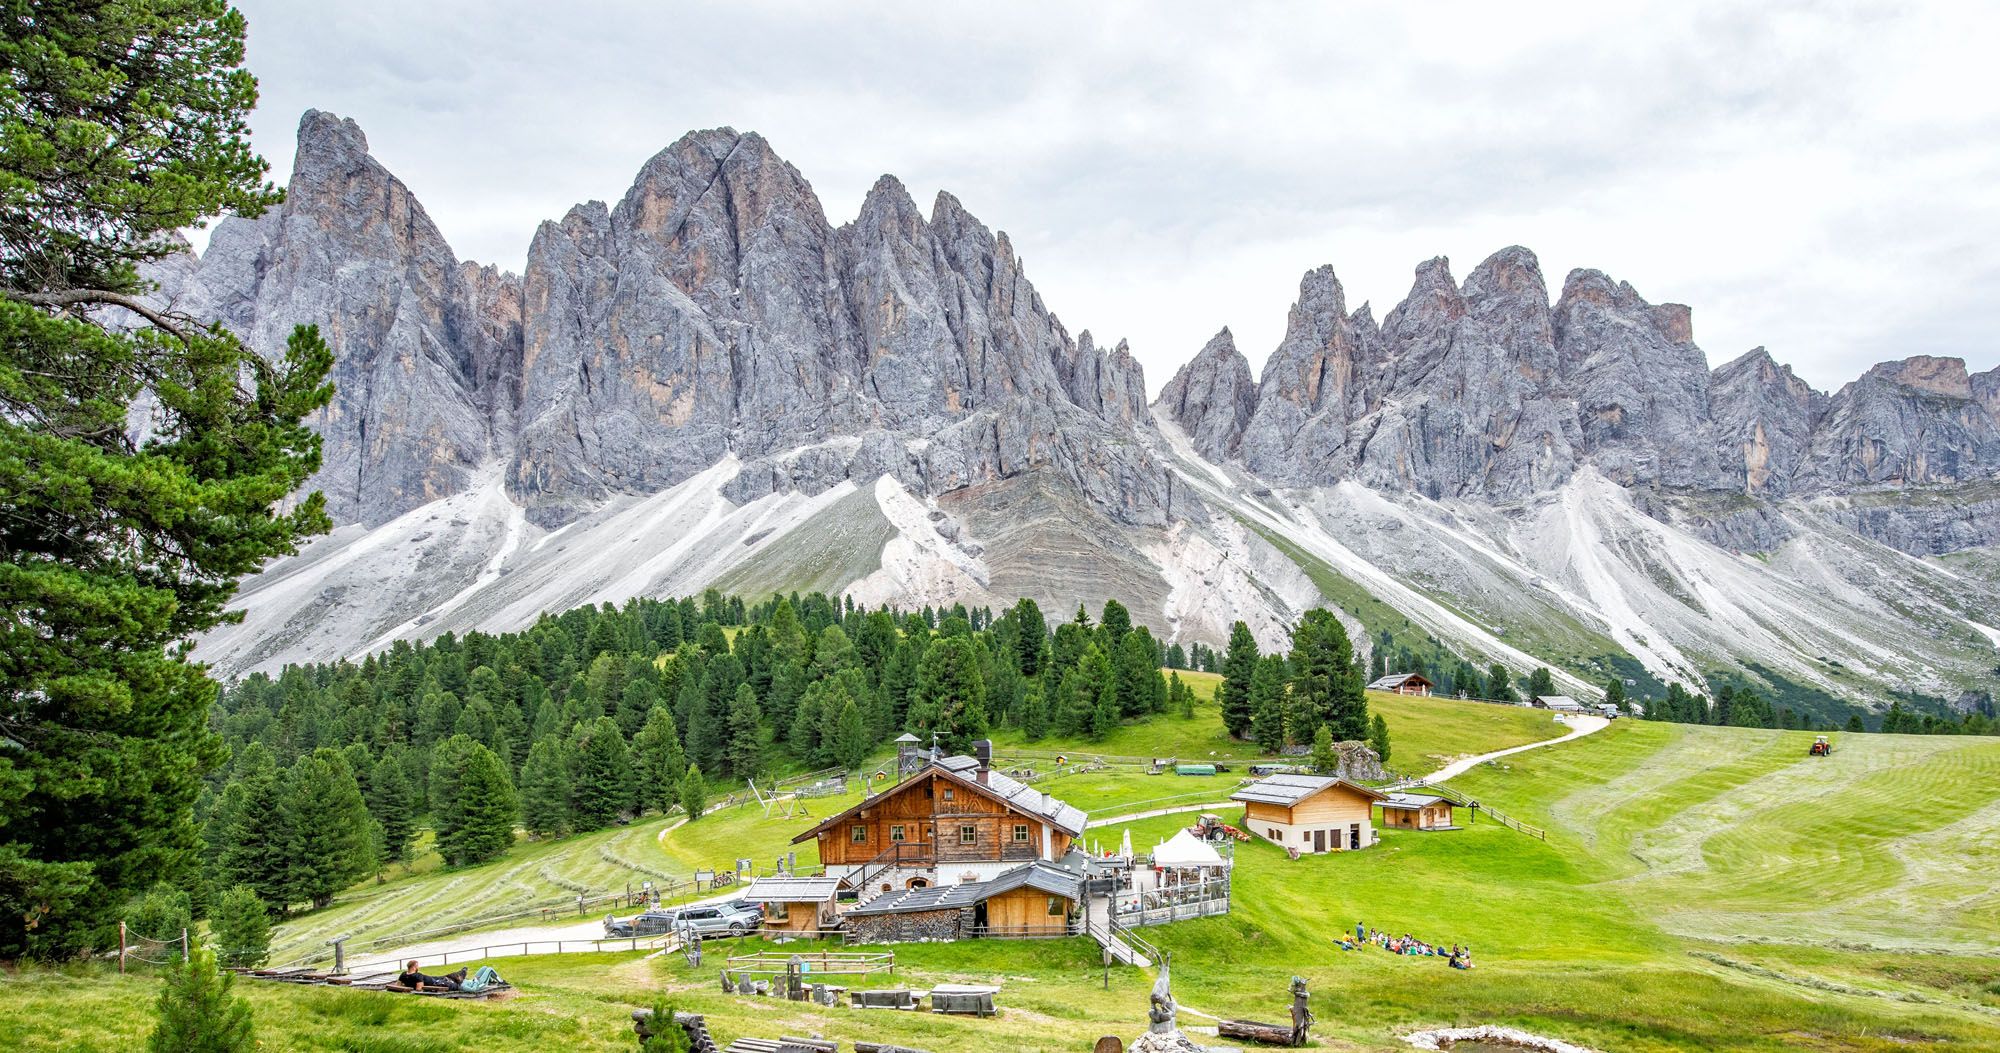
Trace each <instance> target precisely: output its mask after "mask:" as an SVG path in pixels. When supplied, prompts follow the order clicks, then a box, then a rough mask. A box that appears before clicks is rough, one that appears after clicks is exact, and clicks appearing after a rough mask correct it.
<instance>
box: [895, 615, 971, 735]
mask: <svg viewBox="0 0 2000 1053" xmlns="http://www.w3.org/2000/svg"><path fill="white" fill-rule="evenodd" d="M980 666H981V663H980V660H979V648H978V645H977V644H976V643H975V642H974V641H972V640H970V639H968V638H966V637H963V636H943V637H940V638H939V639H938V640H937V642H935V643H933V644H931V646H930V647H929V648H928V649H926V650H925V652H924V658H923V663H922V665H921V666H919V667H918V670H917V687H916V691H915V692H914V695H913V697H912V699H911V702H910V723H911V724H912V725H913V727H914V728H915V729H916V731H917V734H918V736H919V737H923V736H925V735H926V734H928V733H935V734H937V735H938V736H939V742H940V744H941V745H942V746H943V747H944V748H945V749H946V750H949V751H951V752H954V753H956V752H962V751H964V750H966V749H968V748H970V746H971V744H972V740H973V739H974V738H977V737H978V736H979V735H981V734H984V733H985V731H986V678H985V677H984V676H983V675H982V673H981V669H980Z"/></svg>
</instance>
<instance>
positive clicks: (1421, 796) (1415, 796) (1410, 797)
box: [1382, 793, 1451, 809]
mask: <svg viewBox="0 0 2000 1053" xmlns="http://www.w3.org/2000/svg"><path fill="white" fill-rule="evenodd" d="M1439 801H1445V799H1444V798H1442V797H1439V796H1437V795H1435V794H1428V793H1392V794H1390V795H1389V799H1388V800H1386V801H1383V802H1382V807H1384V808H1401V809H1416V808H1428V807H1430V806H1431V805H1434V804H1436V803H1438V802H1439ZM1445 803H1446V804H1450V803H1451V802H1450V801H1445Z"/></svg>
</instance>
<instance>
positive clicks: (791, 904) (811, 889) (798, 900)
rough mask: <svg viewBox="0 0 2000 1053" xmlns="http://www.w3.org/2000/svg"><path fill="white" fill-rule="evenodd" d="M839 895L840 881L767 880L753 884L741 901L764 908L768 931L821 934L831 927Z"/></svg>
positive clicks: (813, 878) (772, 878)
mask: <svg viewBox="0 0 2000 1053" xmlns="http://www.w3.org/2000/svg"><path fill="white" fill-rule="evenodd" d="M839 895H840V879H839V878H826V877H812V878H806V877H768V878H758V879H757V880H755V881H752V882H751V883H750V887H749V888H748V889H746V890H744V892H743V901H744V902H746V903H756V904H759V905H761V906H762V907H763V908H764V928H765V929H766V930H767V931H768V930H773V929H777V930H783V931H786V932H822V931H824V930H827V929H831V928H833V927H834V924H835V921H834V919H835V909H836V902H837V898H838V896H839Z"/></svg>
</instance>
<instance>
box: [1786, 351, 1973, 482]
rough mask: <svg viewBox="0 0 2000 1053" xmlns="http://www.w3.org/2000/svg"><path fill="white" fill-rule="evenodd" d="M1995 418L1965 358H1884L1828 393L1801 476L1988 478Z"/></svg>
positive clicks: (1877, 479) (1828, 479) (1853, 479)
mask: <svg viewBox="0 0 2000 1053" xmlns="http://www.w3.org/2000/svg"><path fill="white" fill-rule="evenodd" d="M1996 470H2000V423H1996V422H1995V420H1994V418H1993V416H1992V415H1991V414H1990V413H1989V412H1988V411H1987V409H1986V407H1985V406H1984V405H1982V403H1981V400H1980V399H1979V398H1977V397H1976V396H1975V394H1974V391H1973V388H1972V380H1971V377H1969V376H1968V375H1967V374H1966V370H1965V361H1964V360H1963V359H1957V358H1932V357H1928V356H1923V357H1917V358H1909V359H1904V360H1903V361H1901V362H1884V363H1882V364H1881V365H1878V366H1876V367H1875V368H1873V369H1870V370H1869V371H1868V372H1866V373H1864V374H1862V376H1861V378H1860V379H1859V380H1856V381H1854V382H1853V383H1851V384H1848V385H1847V386H1846V387H1844V388H1841V389H1840V391H1839V392H1838V393H1837V394H1835V395H1834V396H1833V399H1832V401H1831V403H1830V405H1829V406H1828V409H1827V412H1826V415H1825V418H1824V420H1823V421H1822V422H1821V423H1820V426H1819V427H1818V428H1817V429H1816V430H1815V431H1814V434H1813V443H1812V449H1811V451H1810V452H1809V453H1808V455H1807V458H1806V463H1805V465H1804V466H1803V467H1802V469H1801V473H1800V474H1801V475H1802V476H1803V477H1804V478H1805V479H1806V480H1808V481H1810V482H1811V483H1813V484H1816V486H1817V487H1819V488H1831V487H1838V486H1842V485H1852V484H1884V483H1886V484H1893V485H1904V484H1922V483H1950V482H1964V481H1968V480H1973V479H1981V478H1988V477H1991V476H1993V475H1994V474H1995V472H1996Z"/></svg>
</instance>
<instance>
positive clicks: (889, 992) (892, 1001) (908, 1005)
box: [848, 987, 923, 1010]
mask: <svg viewBox="0 0 2000 1053" xmlns="http://www.w3.org/2000/svg"><path fill="white" fill-rule="evenodd" d="M922 1001H923V996H922V995H921V994H919V993H918V992H915V991H911V990H909V989H908V988H902V987H896V988H889V989H884V990H874V991H854V992H852V993H850V994H849V995H848V1002H849V1003H850V1004H851V1005H853V1006H854V1008H856V1009H909V1010H914V1009H916V1008H918V1006H919V1004H920V1003H921V1002H922Z"/></svg>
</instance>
